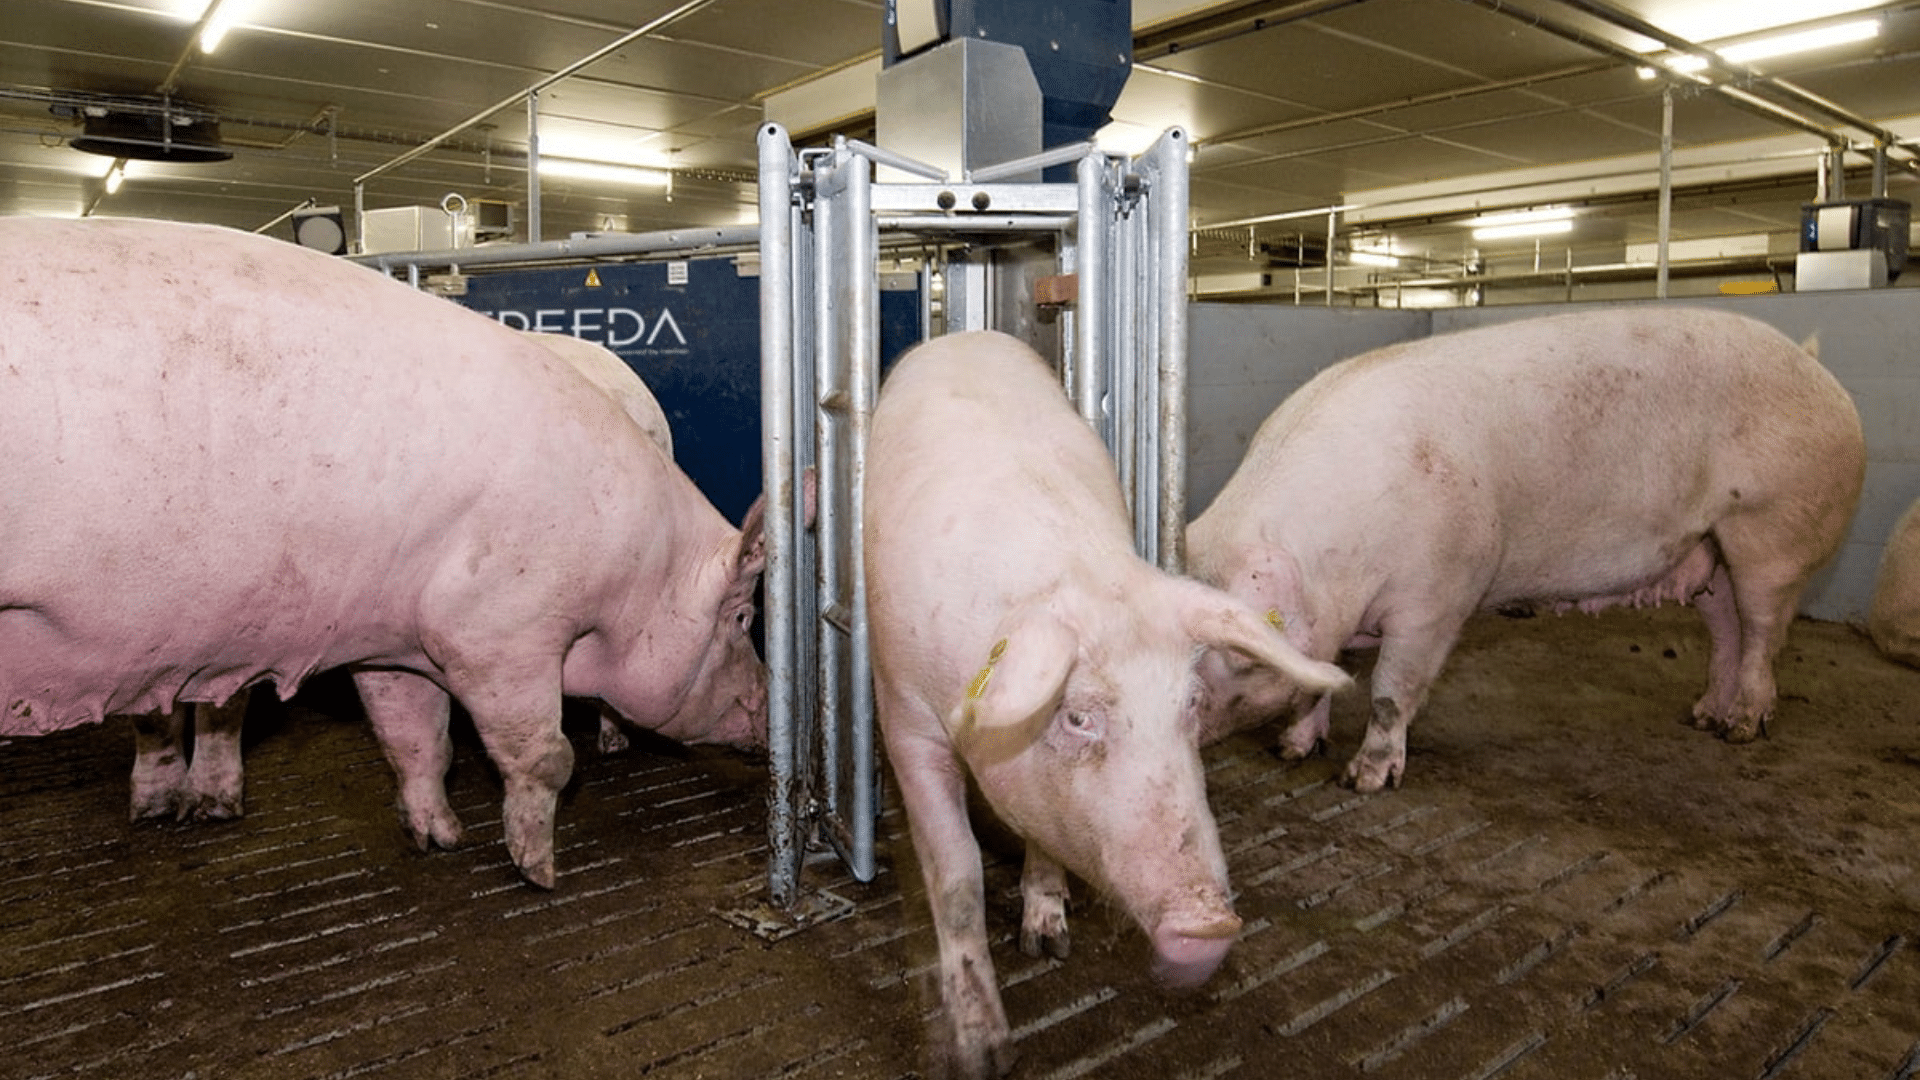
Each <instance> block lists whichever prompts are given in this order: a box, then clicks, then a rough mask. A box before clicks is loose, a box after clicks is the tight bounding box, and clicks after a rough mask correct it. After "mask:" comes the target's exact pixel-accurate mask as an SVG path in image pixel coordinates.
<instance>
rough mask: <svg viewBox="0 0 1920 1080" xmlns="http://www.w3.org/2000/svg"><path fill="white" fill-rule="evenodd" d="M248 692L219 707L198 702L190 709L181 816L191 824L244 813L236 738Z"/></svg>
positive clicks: (242, 774)
mask: <svg viewBox="0 0 1920 1080" xmlns="http://www.w3.org/2000/svg"><path fill="white" fill-rule="evenodd" d="M252 697H253V694H252V691H249V690H242V691H240V692H239V693H237V694H235V695H233V696H232V697H230V698H228V699H227V700H226V701H225V702H224V703H223V704H220V705H214V704H212V703H210V702H205V701H202V702H198V703H196V704H194V705H191V706H187V707H188V708H191V709H192V710H193V764H192V765H191V766H189V767H188V769H187V792H186V798H185V803H184V805H182V806H181V808H180V813H181V816H182V817H185V818H190V819H192V820H194V821H231V820H233V819H234V818H237V817H239V816H241V815H242V814H243V813H245V812H246V811H245V805H244V803H243V801H242V798H241V792H242V787H243V785H244V783H245V777H246V768H245V766H244V765H243V764H242V763H241V760H240V736H241V734H242V729H243V728H244V727H245V725H246V719H247V702H248V701H249V700H251V698H252Z"/></svg>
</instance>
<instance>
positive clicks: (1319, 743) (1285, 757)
mask: <svg viewBox="0 0 1920 1080" xmlns="http://www.w3.org/2000/svg"><path fill="white" fill-rule="evenodd" d="M1326 756H1327V740H1325V739H1315V740H1313V741H1312V742H1311V743H1308V744H1307V745H1306V746H1295V745H1293V744H1292V743H1286V742H1283V743H1281V744H1280V760H1281V761H1305V760H1306V759H1307V758H1310V757H1326Z"/></svg>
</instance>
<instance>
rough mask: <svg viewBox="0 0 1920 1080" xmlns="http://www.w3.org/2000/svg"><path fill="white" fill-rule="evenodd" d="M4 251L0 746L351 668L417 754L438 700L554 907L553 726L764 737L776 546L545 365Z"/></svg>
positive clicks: (125, 272) (233, 237)
mask: <svg viewBox="0 0 1920 1080" xmlns="http://www.w3.org/2000/svg"><path fill="white" fill-rule="evenodd" d="M0 247H4V248H5V249H6V250H7V251H10V252H13V253H14V254H15V256H16V257H15V259H14V260H13V261H12V262H11V263H10V267H11V268H10V269H8V270H5V271H0V322H4V324H5V325H6V326H7V328H8V331H7V333H6V335H5V336H4V337H0V416H3V417H4V420H5V422H6V424H7V426H8V429H9V430H11V431H14V432H16V433H19V434H18V436H17V437H16V438H15V439H14V440H13V441H12V448H11V449H10V450H9V453H8V454H7V456H6V458H5V459H4V461H0V707H4V712H0V734H6V735H18V734H32V733H37V732H44V731H51V730H56V729H59V728H63V727H69V726H72V725H75V724H81V723H88V722H92V721H97V720H99V719H100V718H101V717H102V716H104V715H106V714H108V713H130V714H148V713H162V712H165V711H167V710H170V709H171V708H172V707H173V706H174V704H175V703H176V702H178V701H213V702H221V701H225V700H226V699H227V698H229V697H231V696H233V695H234V694H235V693H237V692H238V691H239V690H241V689H242V688H244V687H246V686H248V685H251V684H253V683H256V682H262V681H267V680H271V681H272V682H274V683H275V684H276V685H277V687H278V688H279V690H280V691H281V693H282V695H283V696H285V695H287V694H291V693H292V691H293V689H294V688H295V687H297V686H298V685H299V683H300V682H301V680H303V679H304V678H306V677H307V676H308V675H309V674H311V673H313V672H315V671H319V670H323V669H326V668H332V667H339V666H352V667H353V668H354V669H356V670H357V671H360V672H365V673H368V674H369V675H370V676H371V677H372V678H373V679H374V680H375V681H377V682H382V683H385V684H388V685H387V686H386V687H384V689H386V690H392V691H394V692H393V693H392V694H391V695H390V696H392V697H394V698H396V699H399V700H401V701H403V702H404V703H405V704H406V707H407V709H409V710H413V711H412V712H410V713H409V714H408V715H407V716H405V717H402V716H400V714H399V713H398V712H397V711H396V712H395V713H394V714H393V719H394V723H395V725H396V726H397V727H398V728H400V729H401V730H402V731H404V732H409V733H413V734H415V735H417V736H420V737H428V736H430V733H431V732H430V728H431V724H430V723H428V724H427V725H426V726H424V727H423V726H422V721H421V720H420V719H419V715H420V713H419V710H422V709H425V710H427V712H428V713H429V715H431V714H432V712H433V711H434V710H433V701H434V700H435V695H444V694H445V693H451V694H452V695H454V696H455V697H457V698H459V699H460V701H461V703H462V704H463V705H465V706H466V708H467V711H468V712H469V713H471V714H472V715H473V718H474V725H475V727H476V729H477V730H478V731H479V733H480V735H481V738H482V740H483V742H484V743H485V745H486V748H487V751H488V754H489V755H490V756H491V757H492V758H493V760H494V762H495V764H496V765H497V766H498V767H499V770H500V774H501V777H502V780H503V783H504V786H505V807H504V811H503V822H504V831H505V833H506V840H507V846H508V849H509V851H510V853H511V854H512V856H513V859H514V862H515V864H516V865H517V866H518V867H519V868H520V870H521V872H522V874H524V875H525V876H526V877H527V879H528V880H529V881H532V882H534V883H535V884H538V885H543V886H551V885H552V884H553V881H554V873H555V871H554V861H553V816H554V812H555V809H556V806H557V800H558V793H559V790H560V788H561V787H562V786H563V785H564V784H565V783H566V781H567V779H568V776H569V775H570V773H571V771H572V763H573V752H572V749H571V747H570V746H569V745H568V743H567V740H566V739H565V737H564V736H563V735H562V734H561V731H560V702H561V697H562V695H563V694H573V695H577V696H582V697H595V698H599V699H601V700H602V701H604V702H606V703H607V704H608V705H610V706H612V707H613V708H614V709H616V710H618V711H619V712H620V713H621V715H623V716H624V717H626V718H627V719H628V720H630V721H632V722H633V723H636V724H639V725H641V726H644V727H649V728H653V729H656V730H660V731H662V732H663V733H665V734H668V735H670V736H674V737H677V738H682V739H687V738H690V737H693V736H695V735H698V736H701V737H709V738H713V739H716V740H719V741H748V740H750V739H752V738H753V733H754V732H756V731H760V730H763V728H764V724H765V672H764V669H763V668H762V667H761V665H760V663H759V661H758V658H757V657H756V656H755V655H754V653H753V648H752V644H751V641H750V640H749V638H748V624H749V623H750V622H751V619H752V613H753V590H754V585H755V582H756V579H757V576H758V573H759V570H760V568H761V565H762V563H763V561H764V555H763V549H762V548H761V546H760V543H759V539H758V527H757V522H758V514H757V513H755V514H750V515H749V520H748V524H747V528H746V530H745V531H744V532H743V531H741V530H736V529H734V528H733V527H732V526H730V525H728V524H727V522H726V521H725V519H723V518H722V517H721V516H720V514H719V512H718V511H716V510H714V509H713V507H712V505H711V504H710V503H708V502H707V501H706V499H705V498H704V497H703V496H701V494H700V493H699V491H698V490H697V489H695V488H694V486H693V484H692V483H691V482H690V481H689V480H687V478H686V476H685V474H683V473H681V472H680V470H679V469H677V468H675V467H674V466H673V464H672V462H671V461H669V460H668V459H667V457H666V455H665V454H664V453H662V452H661V450H660V448H659V447H658V446H656V445H654V444H653V442H651V441H650V440H649V439H648V438H647V436H646V435H645V434H644V433H642V432H641V431H640V429H639V428H638V427H637V426H636V425H635V424H634V423H633V421H632V420H631V419H629V418H628V417H627V416H626V415H625V414H624V413H623V412H621V411H620V409H619V407H618V406H617V405H616V404H615V403H614V402H613V401H612V400H611V399H610V398H609V397H608V396H607V395H606V394H605V393H604V392H603V391H602V390H600V389H599V388H597V387H595V386H594V385H593V384H592V383H590V382H589V381H587V380H586V379H583V378H581V377H580V375H579V373H578V372H576V371H574V370H573V369H572V368H571V366H570V365H568V364H567V363H566V362H565V361H563V360H561V359H560V358H558V357H557V356H556V355H555V354H554V353H553V352H551V351H550V350H548V349H545V348H542V347H540V346H539V345H537V344H534V343H532V342H530V341H528V340H527V339H525V338H524V337H522V336H521V335H519V334H516V333H515V332H514V331H511V330H508V329H506V328H505V327H502V326H500V325H499V324H497V323H494V322H492V321H491V320H488V319H486V318H485V317H483V316H481V315H478V314H476V313H473V312H469V311H465V310H463V309H460V308H458V307H456V306H454V305H452V304H449V303H447V302H445V301H443V300H440V299H438V298H435V297H432V296H428V295H425V294H422V293H418V292H416V291H414V290H412V289H409V288H407V287H406V286H405V285H402V284H400V283H398V282H395V281H392V280H389V279H387V278H385V277H383V276H382V275H380V274H377V273H373V272H371V271H368V270H365V269H363V268H361V267H357V266H354V265H352V264H350V263H346V262H342V261H340V260H337V259H333V258H330V257H328V256H325V255H320V254H317V253H315V252H312V251H309V250H306V249H303V248H299V247H296V246H293V245H290V244H285V243H282V242H280V241H276V240H271V239H266V238H262V237H257V236H253V235H250V234H246V233H240V232H234V231H230V230H225V229H216V228H209V227H202V226H187V225H176V224H168V223H161V222H142V221H99V220H89V221H79V222H74V221H54V220H47V219H9V220H4V221H0ZM316 298H319V299H321V300H324V302H325V303H326V304H327V305H329V309H330V310H333V311H336V312H339V313H341V317H340V318H337V319H333V320H330V321H328V322H327V324H326V326H325V327H324V332H316V331H315V324H314V322H313V320H312V317H311V316H312V313H313V310H314V308H313V305H314V303H315V302H316ZM396 688H397V689H396ZM361 692H362V695H363V698H366V697H367V696H368V695H367V687H366V684H365V683H364V682H363V683H362V684H361ZM368 711H369V713H370V714H371V715H372V716H373V718H374V722H375V725H376V728H377V729H378V728H379V727H380V726H381V723H382V721H381V710H380V708H379V707H378V706H377V705H376V704H372V703H370V704H369V710H368ZM382 735H383V741H384V742H385V743H386V744H387V745H388V746H389V748H390V749H391V747H392V746H393V745H394V743H395V741H396V740H395V737H394V736H395V732H393V731H383V732H382ZM436 782H437V779H436Z"/></svg>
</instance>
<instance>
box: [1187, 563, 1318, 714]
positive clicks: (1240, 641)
mask: <svg viewBox="0 0 1920 1080" xmlns="http://www.w3.org/2000/svg"><path fill="white" fill-rule="evenodd" d="M1177 587H1178V588H1179V589H1180V590H1181V597H1180V613H1181V625H1182V626H1184V627H1186V630H1187V633H1188V634H1189V635H1191V636H1192V637H1193V639H1194V640H1195V641H1197V642H1199V643H1200V644H1202V645H1205V646H1207V647H1208V648H1212V649H1224V650H1226V651H1228V652H1233V653H1237V654H1238V655H1240V656H1242V657H1244V658H1246V659H1248V660H1252V661H1254V662H1256V663H1260V664H1264V665H1266V666H1267V667H1269V668H1272V669H1273V670H1274V671H1277V672H1279V673H1280V674H1282V675H1284V676H1286V677H1287V678H1289V679H1291V680H1293V681H1294V682H1295V683H1298V684H1299V685H1300V687H1301V688H1302V689H1305V690H1308V691H1310V692H1313V693H1317V694H1324V693H1329V692H1331V691H1334V690H1344V689H1346V688H1347V687H1348V686H1350V685H1351V684H1352V682H1353V680H1352V679H1350V678H1348V676H1347V673H1346V672H1344V671H1341V670H1340V669H1339V668H1337V667H1335V666H1333V665H1332V664H1325V663H1321V662H1320V661H1318V660H1314V659H1311V658H1309V657H1308V656H1307V654H1305V653H1303V652H1301V651H1300V650H1299V649H1297V648H1295V647H1294V645H1293V643H1292V642H1291V641H1288V640H1287V635H1286V634H1285V633H1283V632H1281V629H1280V627H1279V626H1278V625H1277V624H1276V623H1275V622H1272V621H1269V620H1267V619H1264V618H1262V617H1261V616H1260V615H1259V614H1258V613H1256V612H1255V611H1254V610H1253V609H1252V608H1250V607H1248V606H1247V605H1246V604H1244V603H1241V602H1240V601H1239V600H1236V599H1234V598H1233V597H1232V596H1229V595H1227V594H1226V593H1224V592H1221V591H1220V590H1218V589H1214V588H1210V587H1208V586H1206V585H1202V584H1200V583H1199V582H1196V581H1182V582H1179V583H1178V585H1177Z"/></svg>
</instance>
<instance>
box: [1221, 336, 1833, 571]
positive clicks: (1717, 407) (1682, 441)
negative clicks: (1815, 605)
mask: <svg viewBox="0 0 1920 1080" xmlns="http://www.w3.org/2000/svg"><path fill="white" fill-rule="evenodd" d="M1862 469H1863V451H1862V444H1861V437H1860V428H1859V419H1858V415H1857V413H1856V412H1855V410H1854V408H1853V404H1852V401H1851V399H1850V398H1849V397H1848V396H1847V394H1846V391H1845V390H1844V389H1842V388H1841V387H1840V385H1839V383H1838V382H1837V381H1836V380H1835V379H1834V378H1833V377H1832V375H1831V374H1830V373H1828V372H1827V371H1826V369H1825V368H1824V367H1822V366H1821V365H1820V363H1819V362H1818V361H1817V360H1816V359H1814V358H1813V357H1812V356H1810V355H1809V354H1808V353H1807V352H1806V351H1805V350H1804V349H1802V348H1800V347H1799V346H1797V345H1795V344H1794V343H1793V342H1792V341H1790V340H1789V339H1787V338H1786V337H1784V336H1783V335H1781V334H1780V333H1779V332H1777V331H1775V330H1773V329H1772V328H1771V327H1768V326H1766V325H1764V324H1762V323H1759V322H1757V321H1755V320H1752V319H1749V318H1746V317H1743V316H1738V315H1733V314H1728V313H1723V312H1715V311H1705V310H1697V309H1684V308H1682V309H1670V308H1662V309H1659V310H1646V309H1618V310H1605V311H1598V312H1582V313H1575V314H1568V315H1558V316H1552V317H1548V318H1542V319H1531V320H1525V321H1520V322H1514V323H1507V324H1502V325H1497V326H1490V327H1484V328H1480V329H1476V330H1469V331H1464V332H1460V333H1454V334H1447V335H1441V336H1437V337H1434V338H1429V339H1426V340H1423V341H1417V342H1410V343H1406V344H1402V345H1396V346H1391V347H1389V348H1387V349H1382V350H1377V351H1376V352H1373V353H1369V354H1366V355H1363V356H1361V357H1356V358H1355V359H1353V360H1349V361H1345V362H1343V363H1341V364H1338V365H1335V366H1334V367H1332V368H1329V369H1328V370H1327V371H1325V372H1323V373H1321V375H1320V376H1317V377H1316V378H1315V379H1313V380H1311V381H1310V382H1309V383H1308V384H1307V385H1306V386H1304V387H1302V388H1301V390H1300V391H1298V392H1297V393H1296V394H1295V395H1294V396H1293V397H1291V398H1289V399H1288V401H1286V402H1285V403H1283V405H1282V406H1281V408H1280V409H1279V410H1277V411H1276V412H1275V413H1274V415H1273V416H1272V417H1270V418H1269V420H1268V422H1267V423H1266V424H1265V425H1263V426H1262V428H1261V429H1260V431H1259V433H1258V434H1257V435H1256V436H1255V440H1254V444H1253V447H1252V448H1251V449H1250V451H1249V454H1248V457H1247V461H1246V462H1245V463H1244V464H1243V465H1242V467H1241V469H1240V470H1239V471H1238V472H1236V474H1235V476H1234V477H1233V478H1232V480H1230V481H1229V484H1228V486H1227V487H1226V488H1225V489H1223V491H1222V493H1221V496H1220V498H1219V499H1218V500H1217V501H1216V505H1217V506H1221V507H1223V511H1224V512H1223V513H1222V514H1220V515H1214V512H1213V510H1212V508H1209V511H1208V513H1207V514H1206V515H1203V517H1202V521H1201V522H1196V530H1198V531H1199V532H1200V533H1201V534H1202V536H1203V538H1210V537H1211V536H1212V534H1213V533H1216V532H1221V531H1223V530H1224V531H1226V532H1227V533H1229V534H1231V533H1232V532H1233V531H1234V530H1236V529H1241V530H1244V529H1247V528H1268V529H1276V528H1277V529H1281V530H1292V531H1293V532H1295V533H1303V534H1310V533H1312V532H1313V531H1314V530H1315V529H1316V528H1321V527H1322V526H1319V525H1317V524H1316V523H1315V521H1314V519H1313V517H1312V516H1311V515H1298V516H1294V517H1290V518H1284V519H1283V518H1278V517H1274V516H1268V517H1266V518H1264V519H1263V518H1260V517H1259V516H1258V515H1252V514H1249V513H1248V511H1247V509H1246V508H1247V507H1250V506H1255V505H1260V504H1262V503H1264V504H1265V505H1268V506H1274V505H1281V506H1284V505H1287V504H1288V503H1289V502H1292V503H1294V504H1298V505H1315V499H1316V497H1315V496H1314V495H1313V494H1311V493H1312V492H1313V491H1314V490H1315V489H1316V488H1320V487H1322V486H1324V487H1325V489H1327V490H1332V491H1346V492H1350V493H1352V496H1353V503H1352V505H1351V506H1348V507H1345V508H1343V509H1342V510H1341V511H1340V512H1338V513H1336V514H1334V515H1332V517H1331V519H1330V520H1329V521H1328V522H1327V526H1329V527H1334V528H1341V529H1345V528H1348V527H1351V526H1352V525H1353V524H1354V521H1353V518H1354V517H1355V516H1364V515H1366V514H1378V515H1387V516H1389V517H1390V519H1391V523H1392V525H1393V528H1392V529H1385V528H1384V526H1385V525H1386V524H1387V523H1386V522H1385V521H1383V522H1382V525H1383V529H1382V530H1380V531H1381V532H1382V534H1383V535H1384V534H1387V533H1392V532H1394V531H1395V530H1405V531H1407V532H1411V533H1413V534H1416V535H1422V536H1426V537H1429V538H1430V539H1431V540H1432V541H1433V554H1432V558H1434V559H1449V558H1452V559H1466V558H1473V559H1476V560H1484V559H1485V558H1486V557H1487V556H1486V553H1489V552H1491V553H1493V554H1494V558H1495V561H1494V564H1493V565H1489V566H1485V567H1483V568H1482V571H1481V572H1480V573H1478V574H1477V575H1475V576H1476V579H1477V580H1480V581H1483V582H1486V583H1487V584H1488V585H1489V587H1491V588H1492V589H1494V590H1495V595H1492V596H1490V599H1494V600H1497V599H1499V598H1500V596H1499V594H1505V595H1509V596H1516V597H1519V596H1526V597H1534V598H1538V597H1542V596H1550V595H1554V594H1555V593H1556V591H1557V590H1559V589H1560V588H1562V587H1563V585H1562V582H1561V581H1560V578H1561V577H1562V576H1563V570H1562V569H1561V568H1563V567H1565V566H1567V565H1569V564H1574V563H1577V564H1579V565H1581V566H1584V567H1588V568H1590V569H1591V570H1592V572H1593V577H1594V580H1592V581H1591V582H1587V583H1585V587H1590V588H1591V589H1593V590H1594V591H1597V592H1606V591H1609V590H1611V589H1614V588H1627V589H1630V588H1633V587H1637V586H1638V585H1640V584H1644V582H1645V580H1646V578H1647V576H1648V573H1649V568H1654V567H1658V568H1661V569H1664V568H1665V567H1666V566H1668V565H1671V563H1672V562H1673V561H1675V560H1677V558H1678V557H1679V555H1680V554H1682V553H1683V552H1684V550H1685V548H1686V547H1687V546H1689V545H1691V544H1692V543H1694V542H1697V540H1698V538H1699V537H1700V536H1701V535H1703V534H1705V533H1706V532H1707V531H1708V530H1709V529H1710V528H1711V526H1712V525H1713V523H1714V522H1715V521H1717V520H1719V519H1720V518H1721V517H1723V516H1724V515H1725V514H1726V513H1728V512H1729V511H1730V510H1731V509H1732V508H1733V507H1734V506H1735V505H1736V504H1743V503H1744V505H1746V506H1747V507H1749V508H1759V507H1763V506H1766V505H1768V503H1769V502H1770V501H1777V500H1787V501H1790V502H1791V501H1798V502H1801V503H1805V504H1806V505H1805V506H1804V507H1802V508H1800V509H1797V510H1795V511H1794V513H1795V514H1799V515H1804V516H1805V517H1806V518H1807V519H1808V520H1809V521H1817V522H1819V525H1818V528H1817V530H1816V531H1819V532H1820V533H1821V535H1819V536H1818V537H1814V538H1813V539H1812V540H1811V541H1810V542H1811V543H1812V544H1813V545H1814V546H1816V547H1820V546H1828V545H1831V544H1837V543H1838V540H1839V531H1838V530H1834V529H1828V528H1827V524H1828V523H1829V522H1832V521H1835V520H1837V522H1838V524H1839V526H1840V528H1841V529H1843V528H1844V521H1845V517H1846V509H1847V508H1850V506H1851V499H1852V498H1853V497H1854V494H1855V493H1857V492H1858V490H1859V485H1860V479H1861V471H1862ZM1828 503H1831V504H1832V505H1831V506H1829V505H1827V504H1828ZM1816 504H1817V505H1816ZM1207 517H1216V520H1215V521H1211V522H1208V521H1206V518H1207ZM1689 538H1690V539H1689ZM1293 542H1294V543H1295V545H1297V546H1296V549H1306V550H1311V549H1313V548H1314V546H1315V544H1314V538H1313V537H1311V536H1306V535H1301V536H1296V537H1294V541H1293ZM1448 545H1452V548H1451V549H1449V548H1448ZM1195 546H1196V547H1197V548H1203V549H1204V548H1206V547H1207V546H1208V544H1207V543H1203V542H1200V541H1196V544H1195ZM1216 546H1218V545H1216ZM1469 552H1471V553H1473V554H1471V555H1470V554H1468V553H1469ZM1829 553H1830V548H1829Z"/></svg>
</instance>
